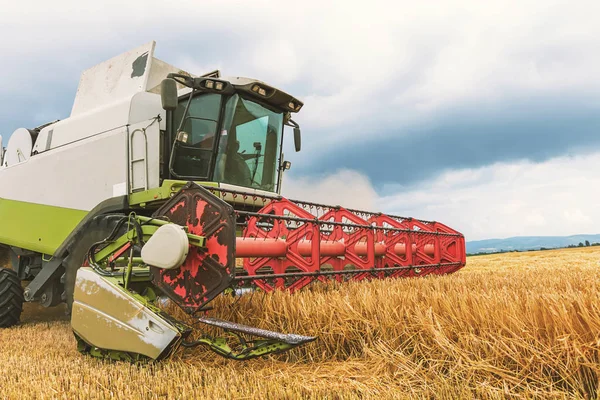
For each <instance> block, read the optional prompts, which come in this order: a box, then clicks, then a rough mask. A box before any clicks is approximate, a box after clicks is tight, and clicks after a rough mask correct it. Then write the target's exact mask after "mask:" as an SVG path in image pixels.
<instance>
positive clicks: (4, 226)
mask: <svg viewBox="0 0 600 400" xmlns="http://www.w3.org/2000/svg"><path fill="white" fill-rule="evenodd" d="M86 215H87V211H81V210H74V209H70V208H63V207H53V206H47V205H42V204H35V203H27V202H23V201H15V200H6V199H2V198H0V243H1V244H5V245H9V246H15V247H20V248H23V249H27V250H31V251H36V252H38V253H42V254H54V252H55V251H56V249H58V247H59V246H60V245H61V244H62V243H63V241H64V240H65V239H66V238H67V237H68V236H69V234H70V233H71V232H72V231H73V230H74V229H75V227H77V224H79V222H80V221H81V220H82V219H83V218H84V217H85V216H86Z"/></svg>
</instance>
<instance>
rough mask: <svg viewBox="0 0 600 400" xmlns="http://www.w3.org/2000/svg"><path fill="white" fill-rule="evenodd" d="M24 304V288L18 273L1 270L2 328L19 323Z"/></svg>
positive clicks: (0, 321)
mask: <svg viewBox="0 0 600 400" xmlns="http://www.w3.org/2000/svg"><path fill="white" fill-rule="evenodd" d="M24 302H25V297H24V296H23V287H22V286H21V280H20V279H19V276H18V275H17V272H16V271H13V270H12V269H8V268H0V328H8V327H10V326H13V325H16V324H18V323H19V321H20V319H21V312H22V311H23V303H24Z"/></svg>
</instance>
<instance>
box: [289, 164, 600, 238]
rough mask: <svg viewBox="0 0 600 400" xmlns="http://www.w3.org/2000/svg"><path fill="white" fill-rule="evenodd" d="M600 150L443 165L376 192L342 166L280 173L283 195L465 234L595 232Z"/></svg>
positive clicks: (599, 214)
mask: <svg viewBox="0 0 600 400" xmlns="http://www.w3.org/2000/svg"><path fill="white" fill-rule="evenodd" d="M598 165H600V152H597V153H593V154H588V155H585V156H576V157H558V158H554V159H551V160H548V161H545V162H543V163H531V162H517V163H497V164H494V165H491V166H487V167H481V168H475V169H462V170H456V171H450V172H446V173H444V174H442V175H440V176H439V177H437V178H436V179H433V180H431V181H427V182H422V183H421V184H418V185H415V186H413V187H412V188H407V189H405V190H396V191H394V192H393V193H392V194H389V195H380V194H378V193H377V192H376V191H375V189H374V187H373V185H372V184H371V182H370V180H369V179H368V177H367V176H365V175H363V174H361V173H359V172H356V171H352V170H340V171H337V172H334V173H331V174H326V175H322V176H320V177H315V178H312V177H311V178H309V177H302V178H286V179H285V180H284V188H285V190H284V195H286V196H288V197H290V198H294V199H299V200H310V201H316V202H323V203H327V204H335V205H341V206H344V207H347V208H358V209H367V210H372V211H382V212H386V213H390V214H394V215H401V216H405V217H414V218H419V219H426V220H433V221H439V222H442V223H444V224H446V225H448V226H450V227H452V228H454V229H457V230H459V231H460V232H462V233H463V234H464V235H465V237H466V238H467V240H480V239H487V238H504V237H510V236H546V235H550V236H551V235H556V236H562V235H572V234H579V233H595V232H598V226H597V221H599V220H600V203H599V201H598V199H599V198H600V170H599V169H598V168H597V166H598Z"/></svg>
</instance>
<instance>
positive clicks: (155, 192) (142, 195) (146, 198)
mask: <svg viewBox="0 0 600 400" xmlns="http://www.w3.org/2000/svg"><path fill="white" fill-rule="evenodd" d="M187 183H188V181H176V180H172V179H165V180H164V181H163V183H162V185H161V186H160V187H157V188H155V189H149V190H145V191H143V192H135V193H132V194H130V195H129V204H130V205H131V206H139V207H142V208H145V207H147V206H148V203H153V202H162V201H164V200H168V199H170V198H171V197H173V196H174V195H175V193H177V192H179V191H180V190H181V188H182V187H184V186H185V185H186V184H187ZM196 183H198V184H199V185H202V186H212V187H219V184H218V183H215V182H196Z"/></svg>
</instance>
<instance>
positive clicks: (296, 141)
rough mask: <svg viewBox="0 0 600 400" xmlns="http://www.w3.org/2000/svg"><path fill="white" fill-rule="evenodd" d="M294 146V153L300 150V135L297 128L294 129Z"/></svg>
mask: <svg viewBox="0 0 600 400" xmlns="http://www.w3.org/2000/svg"><path fill="white" fill-rule="evenodd" d="M294 145H295V146H296V152H298V151H300V149H301V148H302V134H301V133H300V128H298V127H296V128H294Z"/></svg>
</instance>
